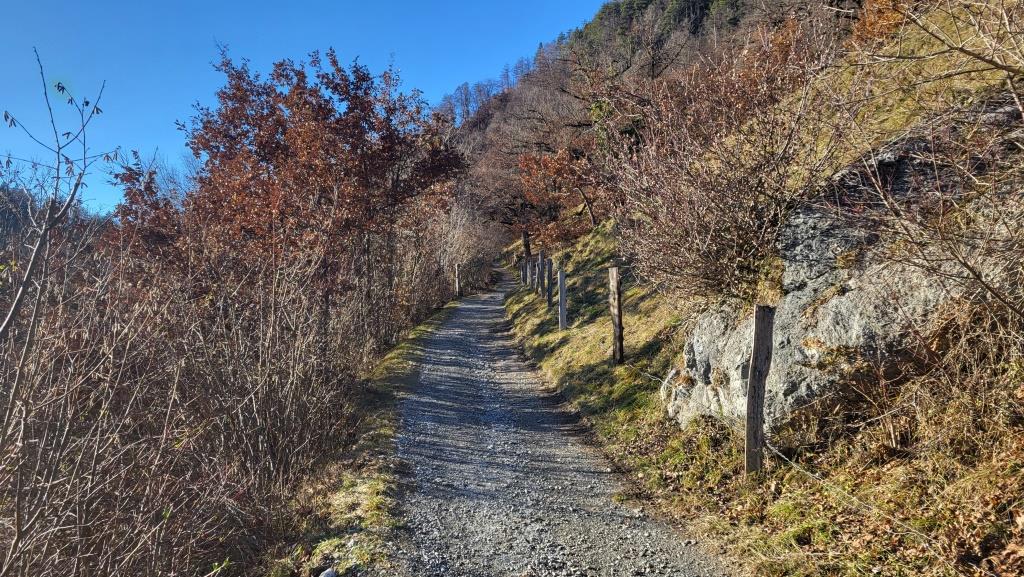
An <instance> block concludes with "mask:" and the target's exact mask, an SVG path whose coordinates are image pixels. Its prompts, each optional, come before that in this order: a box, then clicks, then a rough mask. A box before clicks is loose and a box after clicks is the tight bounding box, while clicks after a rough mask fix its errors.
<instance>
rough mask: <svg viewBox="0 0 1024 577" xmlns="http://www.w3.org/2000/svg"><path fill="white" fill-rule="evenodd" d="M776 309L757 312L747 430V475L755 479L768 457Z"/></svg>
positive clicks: (763, 309) (760, 308) (758, 308)
mask: <svg viewBox="0 0 1024 577" xmlns="http://www.w3.org/2000/svg"><path fill="white" fill-rule="evenodd" d="M774 325H775V308H774V307H770V306H767V305H757V306H756V307H755V308H754V347H753V350H751V352H750V370H749V373H748V379H747V426H746V433H747V434H746V437H747V439H746V454H745V457H746V459H745V461H746V466H745V472H746V474H747V475H752V474H755V473H757V472H758V471H760V470H761V466H762V460H763V457H764V385H765V382H766V381H767V380H768V370H769V369H770V368H771V364H772V331H773V328H774Z"/></svg>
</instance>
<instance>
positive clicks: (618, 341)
mask: <svg viewBox="0 0 1024 577" xmlns="http://www.w3.org/2000/svg"><path fill="white" fill-rule="evenodd" d="M608 304H609V308H610V309H611V313H612V362H614V363H615V364H616V365H621V364H622V362H623V361H624V360H626V355H625V351H624V350H623V346H622V281H621V279H620V278H619V267H617V266H613V267H611V268H609V269H608Z"/></svg>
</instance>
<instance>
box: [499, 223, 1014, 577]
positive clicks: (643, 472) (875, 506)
mask: <svg viewBox="0 0 1024 577" xmlns="http://www.w3.org/2000/svg"><path fill="white" fill-rule="evenodd" d="M614 247H615V244H614V241H613V239H612V237H611V230H610V227H608V226H607V225H606V226H604V227H602V228H601V229H599V230H598V231H597V232H596V233H594V234H592V235H590V236H588V237H585V238H583V239H581V240H580V242H579V243H577V244H576V245H574V246H572V247H570V248H568V249H567V250H566V251H564V252H562V253H559V254H557V255H556V257H555V258H556V259H560V258H561V259H565V262H566V266H567V270H568V277H569V279H570V284H569V287H570V293H569V294H570V295H572V298H571V301H572V302H573V304H572V306H571V307H570V313H571V314H570V325H571V326H570V329H569V330H568V331H566V332H562V333H559V332H558V331H557V325H556V324H555V320H554V316H555V315H554V314H553V312H552V311H550V310H547V308H546V307H545V306H544V304H543V302H542V301H541V300H540V299H539V298H538V297H537V296H535V295H533V294H530V293H529V292H528V291H519V292H517V293H515V294H513V295H511V296H510V297H509V299H508V301H507V308H508V314H509V316H510V318H511V320H512V322H513V327H514V331H515V334H516V335H517V337H518V338H519V340H520V341H521V343H522V344H523V347H524V349H525V350H526V352H527V354H528V355H530V356H531V357H532V358H533V359H534V360H535V361H536V362H537V363H538V365H539V366H540V368H541V369H542V370H543V372H544V374H545V375H546V376H547V377H548V379H549V380H550V381H551V383H553V384H554V385H556V386H557V387H558V388H559V389H561V390H562V391H563V393H565V394H566V395H567V397H568V398H570V399H571V401H572V402H573V403H574V404H575V406H576V407H577V408H578V409H579V410H580V412H581V413H582V414H583V415H584V417H585V418H586V420H587V421H588V422H589V423H590V424H591V426H592V427H593V429H594V431H595V432H596V433H597V438H598V439H599V440H600V442H601V443H602V445H603V446H604V447H605V449H606V450H607V452H608V454H609V455H610V456H611V457H612V458H613V459H614V460H615V461H616V462H617V463H618V465H619V466H620V467H622V468H623V470H625V471H627V472H628V474H629V475H630V476H631V477H632V478H633V479H635V481H636V482H637V487H638V488H640V490H641V493H642V495H643V496H644V497H646V498H649V499H652V500H655V501H657V502H659V503H661V504H662V505H663V507H664V510H665V511H666V512H667V513H668V514H671V515H674V516H676V517H678V519H680V520H681V522H684V523H686V524H688V525H690V526H693V527H695V528H697V529H699V530H701V531H703V532H705V533H707V534H708V535H711V536H713V538H714V539H715V540H717V541H720V542H722V543H723V544H725V545H726V546H727V548H728V550H729V551H730V552H731V553H733V554H734V555H735V557H737V558H740V559H744V560H745V562H744V564H745V566H746V567H747V568H748V569H749V570H750V571H751V572H752V573H753V574H757V575H779V576H782V575H807V576H810V575H844V576H855V575H892V576H897V575H932V576H952V575H993V574H996V575H1015V574H1018V573H1016V572H1015V571H1018V570H1019V569H1018V567H1019V563H1020V547H1021V544H1022V541H1021V536H1022V528H1024V514H1022V510H1021V505H1022V498H1024V447H1022V446H1021V444H1020V442H1019V440H1020V439H1021V438H1022V435H1024V430H1022V422H1024V420H1022V419H1021V415H1020V413H1019V403H1020V401H1021V400H1022V398H1024V387H1022V384H1021V375H1022V371H1021V370H1020V366H1021V365H1020V364H1019V361H1017V364H1012V363H1010V364H1009V365H1007V366H1006V367H1005V370H1003V369H999V370H998V371H997V372H996V373H992V374H989V375H987V376H984V375H979V378H980V380H979V383H980V386H981V388H980V389H974V390H970V391H967V390H960V391H959V392H958V390H957V388H956V387H954V386H952V385H953V383H949V384H948V385H944V386H939V382H938V381H937V380H936V379H938V378H939V376H940V375H938V374H936V373H928V374H921V375H920V376H918V377H916V379H915V380H913V381H911V382H909V383H907V384H906V385H905V386H904V387H903V388H901V389H900V393H899V398H898V399H897V400H896V402H897V403H902V404H906V403H909V402H911V401H912V400H913V401H914V402H915V403H916V405H915V406H916V407H918V408H919V409H920V410H922V411H924V412H927V413H928V414H929V417H928V418H927V419H924V418H920V417H919V418H915V419H913V420H909V421H906V425H907V426H912V427H913V431H912V434H911V435H910V436H909V438H911V439H913V444H912V445H911V446H908V447H904V448H903V449H902V450H900V451H893V450H891V448H887V446H888V441H887V439H889V438H890V436H889V431H888V429H887V426H886V424H885V422H884V420H875V421H874V422H868V423H860V424H859V425H857V426H855V427H852V428H850V429H848V430H847V431H846V432H845V433H844V434H843V435H841V436H839V437H838V438H837V439H835V440H834V442H832V443H830V444H826V445H819V446H814V447H811V448H805V449H803V450H802V451H798V452H790V453H789V454H788V455H787V458H788V459H792V460H794V461H795V462H796V463H797V464H798V467H795V466H793V465H792V464H790V463H789V462H787V461H786V460H784V459H782V458H780V457H778V456H777V455H771V456H770V458H769V459H768V460H767V471H766V473H765V475H764V477H763V478H762V480H761V482H759V483H752V482H749V481H746V480H744V479H743V477H742V476H741V475H740V472H741V470H742V438H741V437H740V436H739V435H737V434H736V432H735V431H734V430H732V429H730V428H729V427H726V426H723V425H722V424H719V423H717V422H714V421H697V422H694V423H692V424H691V425H690V426H689V427H688V428H686V429H685V430H679V428H678V427H677V425H676V424H675V423H674V422H670V421H668V420H667V418H666V417H665V416H664V413H663V407H662V404H661V402H660V400H659V398H658V393H657V391H658V384H657V383H656V382H655V380H654V377H659V376H662V375H664V374H665V372H666V371H667V370H668V368H669V367H671V366H673V364H678V362H679V360H680V359H679V354H680V351H681V344H682V342H683V339H684V337H685V336H686V332H687V331H686V325H687V323H686V322H685V319H686V315H685V314H683V313H682V312H680V311H681V310H682V309H681V308H679V307H677V306H674V305H673V304H670V303H669V302H668V300H667V299H665V298H664V297H662V296H659V295H657V294H655V293H653V292H652V291H651V290H650V289H649V288H644V287H642V286H640V285H638V284H636V283H635V282H632V281H631V282H627V284H626V287H625V289H626V299H625V300H626V317H625V328H626V333H625V334H626V351H627V365H625V366H621V367H612V366H611V364H610V363H609V361H608V359H609V356H610V355H609V350H610V345H611V341H610V338H611V337H610V335H611V326H610V321H609V318H608V316H607V313H606V312H605V311H606V310H607V305H606V297H607V289H606V288H605V283H606V279H605V276H604V275H605V273H604V269H603V265H604V264H606V263H607V262H608V261H609V260H610V259H611V258H612V255H613V252H614ZM627 278H628V277H627ZM577 295H583V296H582V297H580V296H577ZM1017 358H1018V359H1019V357H1017ZM963 376H964V375H961V377H963ZM924 391H930V392H931V396H930V400H929V401H928V402H927V403H926V402H925V401H924V399H923V396H922V394H923V392H924ZM984 391H988V394H996V393H997V392H998V393H999V394H1001V395H1002V397H1001V398H1002V400H1003V401H1004V402H1010V401H1011V400H1012V399H1011V398H1010V397H1009V396H1007V395H1011V396H1012V395H1016V397H1014V398H1016V399H1017V400H1016V401H1014V402H1015V403H1017V405H1016V406H1017V407H1018V409H1016V410H1017V412H1014V410H1009V412H1008V413H1007V414H1005V415H1004V417H1002V418H1000V419H990V420H988V421H986V422H979V421H974V420H973V419H975V418H977V417H978V415H979V414H978V413H977V411H974V410H969V408H968V406H967V404H969V403H972V400H973V401H975V402H973V405H974V406H977V405H978V403H977V402H976V401H977V395H980V394H985V393H984ZM860 417H862V418H861V419H856V420H858V421H864V420H866V418H867V415H866V414H862V415H860ZM786 434H793V435H799V434H802V432H801V431H799V430H796V429H794V430H791V431H788V432H786V431H784V432H782V433H780V435H779V436H778V437H777V438H776V439H774V440H773V441H774V442H775V443H776V444H779V445H782V444H784V437H785V435H786ZM956 439H959V441H955V440H956ZM971 439H976V442H973V443H971V444H969V445H965V444H964V442H965V441H969V440H971ZM978 441H980V442H978ZM968 449H969V450H968Z"/></svg>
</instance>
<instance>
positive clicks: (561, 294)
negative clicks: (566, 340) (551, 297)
mask: <svg viewBox="0 0 1024 577" xmlns="http://www.w3.org/2000/svg"><path fill="white" fill-rule="evenodd" d="M564 267H565V265H562V266H560V267H559V268H558V330H561V331H564V330H565V329H566V328H568V326H569V323H568V319H567V318H566V311H565V308H566V302H565V268H564Z"/></svg>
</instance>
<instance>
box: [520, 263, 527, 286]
mask: <svg viewBox="0 0 1024 577" xmlns="http://www.w3.org/2000/svg"><path fill="white" fill-rule="evenodd" d="M519 282H521V283H523V284H524V285H525V284H526V257H525V256H523V258H522V259H520V261H519Z"/></svg>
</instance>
